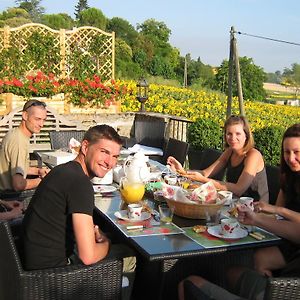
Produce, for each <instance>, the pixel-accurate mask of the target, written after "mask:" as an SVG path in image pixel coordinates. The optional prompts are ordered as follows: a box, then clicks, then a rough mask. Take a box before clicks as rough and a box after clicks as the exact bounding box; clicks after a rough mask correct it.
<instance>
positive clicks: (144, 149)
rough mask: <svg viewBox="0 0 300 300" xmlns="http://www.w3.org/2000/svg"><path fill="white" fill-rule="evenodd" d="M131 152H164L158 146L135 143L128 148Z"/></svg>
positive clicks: (147, 153)
mask: <svg viewBox="0 0 300 300" xmlns="http://www.w3.org/2000/svg"><path fill="white" fill-rule="evenodd" d="M128 150H129V151H130V152H131V153H136V152H142V153H144V154H145V155H159V156H163V154H164V152H163V150H162V149H160V148H155V147H149V146H144V145H141V144H135V145H134V146H133V147H131V148H128Z"/></svg>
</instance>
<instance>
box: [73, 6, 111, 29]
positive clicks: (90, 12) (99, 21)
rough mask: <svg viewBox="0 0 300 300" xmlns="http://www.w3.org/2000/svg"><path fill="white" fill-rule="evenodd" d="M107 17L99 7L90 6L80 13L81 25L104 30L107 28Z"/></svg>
mask: <svg viewBox="0 0 300 300" xmlns="http://www.w3.org/2000/svg"><path fill="white" fill-rule="evenodd" d="M106 22H107V20H106V17H105V16H104V14H103V12H102V11H101V10H100V9H98V8H93V7H92V8H88V9H85V10H83V11H82V12H81V13H80V15H79V25H80V26H93V27H97V28H100V29H102V30H105V29H106Z"/></svg>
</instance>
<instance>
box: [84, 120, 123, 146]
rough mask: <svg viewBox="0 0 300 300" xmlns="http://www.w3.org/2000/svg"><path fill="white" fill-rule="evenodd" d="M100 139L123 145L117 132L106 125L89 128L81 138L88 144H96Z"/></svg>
mask: <svg viewBox="0 0 300 300" xmlns="http://www.w3.org/2000/svg"><path fill="white" fill-rule="evenodd" d="M101 139H107V140H110V141H114V142H116V143H117V144H119V145H122V144H123V142H122V139H121V137H120V136H119V134H118V133H117V131H116V130H115V129H114V128H113V127H111V126H109V125H106V124H102V125H96V126H93V127H90V128H89V129H88V131H87V132H86V133H85V134H84V137H83V140H87V141H88V142H89V143H90V144H96V143H98V141H99V140H101Z"/></svg>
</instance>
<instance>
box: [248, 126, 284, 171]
mask: <svg viewBox="0 0 300 300" xmlns="http://www.w3.org/2000/svg"><path fill="white" fill-rule="evenodd" d="M284 132H285V128H283V127H281V126H273V127H263V128H261V129H258V130H256V131H255V132H253V135H254V141H255V147H256V148H257V149H258V150H259V151H260V152H261V153H262V155H263V157H264V159H265V162H266V163H267V164H269V165H272V166H278V165H279V164H280V152H281V141H282V136H283V133H284Z"/></svg>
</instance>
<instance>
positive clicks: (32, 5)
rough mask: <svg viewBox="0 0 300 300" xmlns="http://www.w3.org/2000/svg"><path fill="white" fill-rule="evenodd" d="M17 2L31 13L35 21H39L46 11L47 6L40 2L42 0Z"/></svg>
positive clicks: (18, 0) (19, 0) (20, 0)
mask: <svg viewBox="0 0 300 300" xmlns="http://www.w3.org/2000/svg"><path fill="white" fill-rule="evenodd" d="M15 2H16V4H17V5H19V8H23V9H25V10H26V11H27V12H28V13H29V15H30V17H31V20H32V21H34V22H39V21H40V19H41V16H42V15H43V13H44V12H45V8H44V7H43V6H41V4H40V3H41V0H24V1H22V0H16V1H15Z"/></svg>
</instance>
